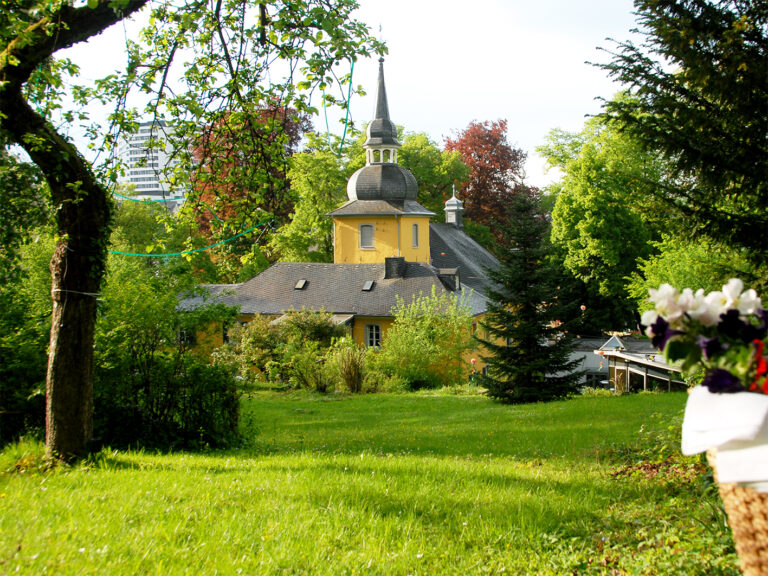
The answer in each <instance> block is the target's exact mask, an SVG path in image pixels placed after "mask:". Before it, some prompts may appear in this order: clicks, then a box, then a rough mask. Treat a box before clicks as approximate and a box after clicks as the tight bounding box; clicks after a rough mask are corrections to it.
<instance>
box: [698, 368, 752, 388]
mask: <svg viewBox="0 0 768 576" xmlns="http://www.w3.org/2000/svg"><path fill="white" fill-rule="evenodd" d="M701 385H702V386H706V387H707V388H708V389H709V391H710V392H713V393H718V392H741V391H743V390H744V389H745V388H744V386H742V385H741V382H739V379H738V378H736V376H734V375H733V374H731V373H730V372H728V370H723V369H722V368H717V369H716V370H712V371H710V372H707V375H706V376H705V377H704V381H703V382H702V383H701Z"/></svg>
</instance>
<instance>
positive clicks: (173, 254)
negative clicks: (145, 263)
mask: <svg viewBox="0 0 768 576" xmlns="http://www.w3.org/2000/svg"><path fill="white" fill-rule="evenodd" d="M269 221H270V220H264V221H263V222H259V223H258V224H256V226H253V227H251V228H248V230H246V231H245V232H240V234H235V235H234V236H232V237H231V238H227V239H226V240H221V241H219V242H215V243H213V244H211V245H210V246H205V247H204V248H195V249H194V250H184V251H183V252H171V253H168V254H141V253H138V252H118V251H117V250H107V252H109V253H110V254H119V255H120V256H138V257H140V258H173V257H175V256H186V255H187V254H195V253H196V252H204V251H206V250H210V249H211V248H214V247H216V246H221V245H222V244H226V243H227V242H231V241H232V240H235V239H236V238H240V236H244V235H246V234H248V233H249V232H253V231H254V230H256V228H259V227H260V226H263V225H264V224H267V223H268V222H269Z"/></svg>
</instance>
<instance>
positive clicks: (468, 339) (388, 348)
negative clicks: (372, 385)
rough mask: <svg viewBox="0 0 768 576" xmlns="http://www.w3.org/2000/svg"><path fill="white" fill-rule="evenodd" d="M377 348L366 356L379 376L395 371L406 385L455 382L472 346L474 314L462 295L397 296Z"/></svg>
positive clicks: (388, 376) (460, 380) (458, 381)
mask: <svg viewBox="0 0 768 576" xmlns="http://www.w3.org/2000/svg"><path fill="white" fill-rule="evenodd" d="M394 312H395V321H394V323H393V325H392V327H391V328H390V329H389V330H388V331H387V333H386V334H385V335H384V340H383V342H382V346H381V349H380V350H379V351H378V352H376V353H375V354H373V355H372V357H371V358H370V363H371V369H372V370H373V371H375V372H378V373H380V376H379V379H380V380H381V381H388V380H390V379H391V378H393V377H396V378H397V380H398V381H404V382H406V387H407V388H408V389H410V390H419V389H422V388H441V387H443V386H456V385H460V384H462V383H463V382H464V381H465V379H466V374H465V373H464V371H463V366H464V362H463V358H462V356H463V354H464V353H465V352H466V351H467V350H469V349H470V348H471V347H472V336H471V325H472V316H471V312H470V308H469V306H468V304H467V302H466V297H465V295H463V294H462V296H461V297H457V296H456V295H454V294H450V293H443V294H439V295H438V294H436V291H435V290H434V289H433V291H432V295H431V296H419V297H418V298H414V299H413V301H412V302H410V303H408V304H406V303H405V302H403V301H402V300H400V301H399V302H398V304H397V307H396V308H395V310H394Z"/></svg>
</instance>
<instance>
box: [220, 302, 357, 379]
mask: <svg viewBox="0 0 768 576" xmlns="http://www.w3.org/2000/svg"><path fill="white" fill-rule="evenodd" d="M345 335H346V329H345V328H344V327H341V326H336V325H334V323H333V322H332V321H331V315H330V314H328V313H326V312H322V311H320V312H315V311H312V310H301V311H299V312H291V313H289V314H287V315H286V317H285V318H284V319H283V321H282V322H279V323H273V319H271V318H269V317H256V318H254V319H253V320H252V321H251V322H249V323H248V324H247V325H246V326H244V327H243V328H241V329H235V330H232V331H231V332H230V346H229V348H228V349H227V350H226V351H219V352H217V353H216V362H217V363H225V364H228V365H234V366H236V367H237V370H238V373H239V375H240V376H241V377H242V378H244V379H246V380H249V381H253V380H259V379H262V380H264V381H266V382H268V383H271V384H273V385H279V386H286V385H288V386H292V387H299V388H309V389H312V390H317V391H319V392H325V391H327V390H328V388H329V386H330V384H331V383H330V382H329V376H328V374H327V373H326V371H325V369H324V366H323V364H324V357H325V355H326V352H327V349H328V348H329V347H330V345H331V343H332V342H333V341H334V339H337V338H341V337H343V336H345ZM331 379H332V378H331Z"/></svg>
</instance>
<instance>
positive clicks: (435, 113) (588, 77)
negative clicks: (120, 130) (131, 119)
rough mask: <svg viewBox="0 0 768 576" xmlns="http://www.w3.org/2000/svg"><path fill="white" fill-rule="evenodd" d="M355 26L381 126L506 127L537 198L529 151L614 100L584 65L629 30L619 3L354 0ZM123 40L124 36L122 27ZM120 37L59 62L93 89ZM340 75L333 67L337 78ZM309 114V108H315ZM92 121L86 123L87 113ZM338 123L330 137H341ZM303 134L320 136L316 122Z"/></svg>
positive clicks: (370, 103)
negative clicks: (386, 114) (382, 90)
mask: <svg viewBox="0 0 768 576" xmlns="http://www.w3.org/2000/svg"><path fill="white" fill-rule="evenodd" d="M359 3H360V9H359V10H358V11H357V17H358V18H359V19H360V20H362V21H363V22H365V23H367V24H368V25H369V26H370V27H371V29H372V30H374V31H375V33H376V34H378V33H379V32H378V30H379V26H381V30H382V31H381V38H382V39H383V40H384V41H385V42H386V43H387V45H388V47H389V54H388V56H387V57H386V61H385V65H384V66H385V77H386V84H387V96H388V100H389V107H390V116H391V118H392V120H393V121H394V122H395V123H396V124H399V125H402V126H404V127H405V129H406V130H407V131H409V132H426V133H427V134H428V135H429V136H430V137H431V138H432V139H433V140H434V141H435V142H436V143H437V144H439V145H440V146H442V144H443V138H444V137H445V136H451V135H453V134H454V133H455V132H456V131H459V130H462V129H464V128H466V126H467V125H468V124H469V123H470V122H471V121H472V120H478V121H484V120H498V119H502V118H503V119H506V120H507V121H508V126H509V141H510V143H511V144H512V145H514V146H516V147H519V148H522V149H523V150H524V151H526V152H527V153H528V164H527V167H526V170H527V176H528V182H529V183H531V184H534V185H539V186H543V185H546V184H547V183H548V182H550V181H551V180H552V179H554V178H556V177H557V174H554V173H551V172H550V173H549V174H545V173H544V162H543V160H542V159H541V158H539V157H538V156H537V155H536V153H535V148H536V147H537V146H540V145H541V144H543V142H544V138H545V137H546V135H547V133H548V132H549V131H550V130H551V129H553V128H562V129H564V130H569V131H578V130H580V129H581V128H582V126H583V124H584V120H585V117H586V116H587V115H588V114H595V113H597V112H599V110H600V103H599V102H598V101H597V100H596V98H597V97H599V96H602V97H605V98H609V97H611V96H612V95H613V94H615V93H616V92H617V91H618V90H619V86H618V85H616V84H613V83H612V82H611V81H609V79H608V78H607V77H606V75H605V74H604V73H603V72H602V71H601V70H600V69H598V68H596V67H594V66H590V65H589V64H587V63H586V61H593V62H605V61H607V60H608V59H609V57H608V56H607V55H606V54H605V53H602V52H600V51H599V50H598V49H597V48H598V46H602V47H610V46H611V43H610V42H608V41H607V40H606V38H608V37H611V38H614V39H616V40H625V39H627V38H628V37H629V31H630V29H631V28H632V27H633V26H634V25H635V18H634V15H633V14H632V10H633V7H632V1H631V0H533V1H531V0H359ZM126 27H127V28H128V29H129V30H130V29H133V28H135V27H136V26H135V25H131V24H128V25H127V26H126ZM125 33H126V32H125V30H124V28H123V25H122V24H118V25H117V26H114V27H112V29H110V30H109V31H107V32H106V33H104V34H103V35H101V36H99V37H97V38H94V39H92V40H91V41H90V42H89V43H88V44H85V45H82V44H81V45H78V46H77V47H75V48H73V49H72V52H71V53H70V56H71V57H72V58H73V60H74V61H75V62H78V63H79V64H81V65H82V71H83V77H84V78H95V77H100V76H102V75H104V74H108V73H110V72H111V71H112V70H114V68H115V67H120V66H121V65H122V63H123V60H124V54H123V45H124V41H125V40H124V36H125ZM345 66H346V64H341V65H340V72H341V73H344V72H346V71H347V70H345V69H344V68H345ZM377 76H378V61H377V58H368V59H360V60H359V61H358V62H357V63H356V65H355V69H354V76H353V82H354V84H355V85H358V84H361V85H363V87H364V88H365V90H366V91H367V92H368V94H367V95H366V96H365V97H362V96H359V95H356V96H353V99H352V104H351V116H352V119H353V120H354V121H355V123H356V125H358V126H362V125H363V124H364V123H365V122H367V121H369V120H370V119H371V118H372V116H373V112H374V106H375V98H376V81H377ZM315 104H316V105H318V106H319V104H320V102H319V99H318V101H317V102H315ZM94 113H95V112H94ZM341 117H343V116H342V113H341V112H336V113H335V114H331V115H330V116H329V118H330V124H329V125H330V130H331V132H334V133H336V134H338V135H341V132H342V128H343V127H342V125H341V124H340V123H339V122H338V120H339V118H341ZM314 123H315V128H316V129H317V130H319V131H324V130H325V121H324V119H323V117H322V114H321V116H320V117H319V118H316V119H315V121H314Z"/></svg>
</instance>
